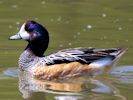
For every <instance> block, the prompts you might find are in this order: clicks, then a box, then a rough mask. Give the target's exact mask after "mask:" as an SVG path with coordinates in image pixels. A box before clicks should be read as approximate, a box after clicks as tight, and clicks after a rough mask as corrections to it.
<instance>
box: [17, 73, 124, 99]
mask: <svg viewBox="0 0 133 100" xmlns="http://www.w3.org/2000/svg"><path fill="white" fill-rule="evenodd" d="M19 90H20V92H21V93H22V95H23V98H24V99H26V100H51V99H52V100H53V99H55V100H88V99H89V100H103V98H102V97H101V95H107V94H111V96H112V95H113V97H114V96H115V95H116V96H119V97H121V99H123V100H124V98H123V97H122V96H121V95H120V94H119V91H118V90H117V89H116V88H115V87H114V86H112V85H111V84H110V83H109V82H106V81H100V80H96V79H94V78H88V77H79V78H73V79H66V80H60V81H41V80H37V79H34V78H33V77H32V76H31V75H30V74H28V73H26V72H20V73H19ZM52 94H53V95H52ZM89 94H90V95H89ZM88 95H89V96H88ZM104 98H105V100H106V97H104Z"/></svg>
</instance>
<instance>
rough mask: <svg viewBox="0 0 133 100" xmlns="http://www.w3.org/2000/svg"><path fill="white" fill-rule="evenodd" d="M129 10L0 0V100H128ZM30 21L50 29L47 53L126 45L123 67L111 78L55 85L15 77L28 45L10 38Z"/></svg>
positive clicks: (127, 0)
mask: <svg viewBox="0 0 133 100" xmlns="http://www.w3.org/2000/svg"><path fill="white" fill-rule="evenodd" d="M132 11H133V1H132V0H120V1H119V0H118V1H116V0H107V1H105V0H73V1H69V0H32V1H31V0H28V1H27V0H21V2H20V1H18V0H10V1H9V0H0V62H1V63H0V99H1V100H22V99H26V100H37V99H38V100H67V99H68V100H94V99H96V100H132V99H133V95H132V91H133V81H132V79H133V75H132V72H133V70H132V68H131V67H133V61H132V59H133V58H132V55H133V48H132V45H133V44H132V41H133V40H132V37H133V34H132V33H133V13H132ZM31 19H32V20H36V21H38V22H40V23H42V24H43V25H45V27H47V29H48V30H49V33H50V44H49V49H48V50H47V52H46V54H49V53H51V52H55V51H56V50H60V49H65V48H72V47H97V48H111V47H129V50H128V52H127V53H126V54H125V55H124V56H123V57H122V59H121V60H120V61H119V63H118V65H117V66H118V67H119V66H125V67H122V68H119V69H116V70H114V72H113V73H112V75H102V76H98V77H96V78H89V77H81V78H78V79H70V80H66V81H59V82H47V81H44V82H40V81H36V80H32V79H31V80H30V81H29V79H25V78H26V77H23V76H25V75H23V74H19V77H18V76H17V73H16V69H15V68H16V67H17V66H18V64H17V61H18V57H19V55H20V54H21V52H22V51H23V49H24V47H25V46H26V44H27V43H26V42H24V41H9V40H8V37H9V36H10V35H13V34H15V33H17V32H18V29H19V27H20V26H21V24H23V23H24V22H25V21H26V20H31ZM127 65H129V66H127ZM125 69H126V71H125ZM128 69H129V70H130V71H129V70H128ZM123 73H124V74H123ZM27 77H28V76H27Z"/></svg>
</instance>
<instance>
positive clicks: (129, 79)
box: [111, 65, 133, 83]
mask: <svg viewBox="0 0 133 100" xmlns="http://www.w3.org/2000/svg"><path fill="white" fill-rule="evenodd" d="M111 74H112V75H113V76H115V77H118V78H119V80H120V81H121V82H122V83H133V66H131V65H130V66H121V67H117V68H115V69H113V71H112V72H111Z"/></svg>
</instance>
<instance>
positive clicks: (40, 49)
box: [19, 39, 48, 71]
mask: <svg viewBox="0 0 133 100" xmlns="http://www.w3.org/2000/svg"><path fill="white" fill-rule="evenodd" d="M47 47H48V39H47V40H43V39H38V40H37V39H36V40H34V41H31V42H29V44H28V45H27V47H26V48H25V50H24V52H23V53H22V54H21V55H20V58H19V68H20V69H21V70H26V71H30V70H31V68H33V67H34V65H35V64H36V63H38V61H39V59H40V57H43V53H44V52H45V51H46V49H47Z"/></svg>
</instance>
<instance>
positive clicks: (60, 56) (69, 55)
mask: <svg viewBox="0 0 133 100" xmlns="http://www.w3.org/2000/svg"><path fill="white" fill-rule="evenodd" d="M9 39H10V40H20V39H22V40H25V41H27V42H28V45H27V46H26V48H25V49H24V51H23V52H22V54H21V55H20V57H19V61H18V65H19V69H20V70H21V71H24V72H29V73H30V74H31V75H32V76H33V77H35V78H37V79H41V80H55V79H66V78H71V77H79V76H84V75H88V76H94V75H99V74H101V73H103V72H108V71H109V70H110V69H111V68H112V66H115V64H116V62H117V61H118V59H119V58H120V57H121V56H122V55H123V54H124V53H125V52H126V51H127V49H128V48H125V47H124V48H109V49H99V48H93V47H77V48H68V49H63V50H60V51H57V52H55V53H51V54H49V55H44V52H45V51H46V50H47V48H48V44H49V32H48V31H47V29H46V28H45V27H44V26H43V25H42V24H40V23H38V22H36V21H34V20H28V21H26V22H25V23H24V24H23V25H22V26H21V28H20V30H19V32H18V33H17V34H16V35H13V36H10V37H9Z"/></svg>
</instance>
